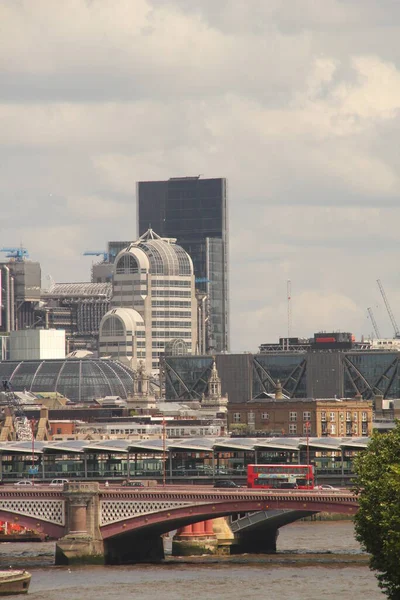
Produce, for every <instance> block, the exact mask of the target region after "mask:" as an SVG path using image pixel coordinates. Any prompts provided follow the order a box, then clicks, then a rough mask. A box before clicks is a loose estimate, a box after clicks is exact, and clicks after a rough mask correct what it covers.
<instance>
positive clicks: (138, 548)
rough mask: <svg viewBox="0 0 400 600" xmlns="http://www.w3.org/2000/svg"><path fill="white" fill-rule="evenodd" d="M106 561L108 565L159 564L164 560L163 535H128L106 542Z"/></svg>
mask: <svg viewBox="0 0 400 600" xmlns="http://www.w3.org/2000/svg"><path fill="white" fill-rule="evenodd" d="M104 559H105V563H106V564H107V565H131V564H135V563H143V562H145V563H159V562H161V561H162V560H163V559H164V544H163V539H162V537H161V535H157V534H149V533H147V534H146V533H144V534H132V533H131V534H126V535H120V536H116V537H114V538H110V539H108V540H106V541H105V542H104Z"/></svg>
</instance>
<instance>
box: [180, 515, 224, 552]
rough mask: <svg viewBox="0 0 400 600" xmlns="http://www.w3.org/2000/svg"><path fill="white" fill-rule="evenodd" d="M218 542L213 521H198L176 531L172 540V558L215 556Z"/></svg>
mask: <svg viewBox="0 0 400 600" xmlns="http://www.w3.org/2000/svg"><path fill="white" fill-rule="evenodd" d="M217 551H218V540H217V536H216V535H215V533H214V528H213V520H212V519H210V520H208V521H198V522H197V523H193V524H192V525H186V526H185V527H182V528H181V529H179V530H178V532H177V533H176V534H175V536H174V539H173V540H172V554H173V556H199V555H202V554H217Z"/></svg>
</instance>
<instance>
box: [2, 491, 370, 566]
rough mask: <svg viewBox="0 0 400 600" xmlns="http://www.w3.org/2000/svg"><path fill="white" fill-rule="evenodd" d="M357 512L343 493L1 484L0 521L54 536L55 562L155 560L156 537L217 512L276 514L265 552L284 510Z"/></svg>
mask: <svg viewBox="0 0 400 600" xmlns="http://www.w3.org/2000/svg"><path fill="white" fill-rule="evenodd" d="M357 509H358V501H357V498H356V497H355V496H354V495H353V493H352V492H350V491H345V490H343V491H334V492H330V491H328V492H327V491H317V490H310V491H308V490H307V491H306V490H303V491H302V490H255V489H247V488H243V489H237V490H236V489H234V490H230V489H227V490H221V489H215V488H211V487H208V486H190V487H189V486H175V485H170V486H165V487H164V486H155V487H150V486H149V487H144V488H124V487H122V486H115V487H112V488H107V487H105V486H100V485H99V483H97V482H73V483H66V484H65V485H64V488H62V489H58V488H51V487H50V486H47V485H36V486H26V488H24V489H22V486H3V487H1V488H0V520H4V521H11V522H16V523H19V524H20V525H22V526H24V527H27V528H29V529H33V530H35V531H37V532H38V533H39V534H40V535H42V537H43V538H51V539H55V540H57V543H56V564H71V563H73V562H75V561H79V562H81V563H82V562H92V563H93V562H101V563H104V562H106V563H108V564H121V563H133V562H139V561H158V560H161V559H162V558H163V557H164V554H163V548H162V538H161V535H162V534H165V533H168V532H169V531H172V530H174V529H180V528H182V527H185V526H188V525H191V524H194V523H199V522H204V521H209V520H210V519H214V518H217V517H224V516H229V515H239V514H242V513H255V512H260V511H264V512H265V511H267V513H268V512H270V514H271V515H272V516H273V518H274V521H273V523H274V525H273V528H272V529H271V530H269V532H268V533H267V532H265V537H266V539H265V550H266V551H274V544H275V537H276V531H277V528H279V526H281V525H284V524H286V523H288V522H290V520H288V516H287V512H288V511H293V512H294V513H298V515H300V516H297V518H300V517H301V516H304V515H305V514H312V513H315V512H321V511H323V512H331V513H341V514H346V515H353V514H355V513H356V512H357ZM277 515H278V518H277ZM279 515H281V519H279ZM291 520H294V519H293V518H292V519H291ZM275 550H276V546H275Z"/></svg>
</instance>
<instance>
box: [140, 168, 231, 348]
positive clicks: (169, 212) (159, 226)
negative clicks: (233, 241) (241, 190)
mask: <svg viewBox="0 0 400 600" xmlns="http://www.w3.org/2000/svg"><path fill="white" fill-rule="evenodd" d="M137 196H138V223H139V232H138V233H139V235H142V234H143V233H144V232H145V231H147V229H148V228H149V227H151V228H152V229H153V230H154V231H155V232H157V233H158V234H159V235H161V236H164V237H173V238H176V239H177V243H178V244H179V245H180V246H182V247H183V248H184V249H185V250H186V252H187V253H188V254H189V255H190V257H191V258H192V261H193V266H194V273H195V277H196V280H197V283H196V287H198V289H199V290H201V291H203V292H206V293H210V297H209V320H210V327H209V332H208V350H209V351H211V350H215V351H217V352H221V351H227V350H229V322H228V321H229V300H228V218H227V199H226V181H225V179H222V178H216V179H200V178H199V177H183V178H172V179H169V180H168V181H144V182H139V183H138V194H137ZM213 277H214V279H213Z"/></svg>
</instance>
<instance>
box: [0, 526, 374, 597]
mask: <svg viewBox="0 0 400 600" xmlns="http://www.w3.org/2000/svg"><path fill="white" fill-rule="evenodd" d="M53 560H54V544H53V543H51V542H46V543H0V568H2V569H3V568H8V567H9V566H12V567H13V568H22V567H24V568H27V569H28V570H29V571H30V572H31V573H32V582H31V586H30V590H29V594H28V598H30V600H34V599H37V600H39V599H46V600H81V599H83V600H108V599H110V600H111V599H112V600H125V599H127V598H132V599H135V600H158V599H160V600H161V599H162V600H177V599H179V600H180V599H182V600H247V599H248V600H253V599H256V598H257V599H258V598H262V599H267V600H289V599H290V600H322V599H323V600H333V599H335V600H375V599H377V600H378V599H379V600H383V599H384V598H385V596H384V595H383V594H382V592H381V591H380V590H379V588H378V585H377V582H376V579H375V576H374V574H373V573H372V572H371V571H370V570H369V568H368V565H367V557H366V556H365V555H363V554H362V552H361V549H360V547H359V544H358V543H357V542H356V540H355V539H354V529H353V525H352V523H351V522H350V521H333V522H321V521H315V522H314V521H313V522H297V523H293V524H291V525H288V526H286V527H282V528H281V530H280V534H279V537H278V554H277V555H274V556H260V555H251V554H247V555H242V556H232V557H226V558H217V557H204V558H203V557H196V558H193V559H190V558H189V559H187V558H185V559H173V558H167V559H166V561H165V562H164V563H163V564H161V565H132V566H126V567H101V566H96V567H79V566H74V567H71V568H68V567H55V566H53ZM20 597H21V598H22V596H20Z"/></svg>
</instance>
